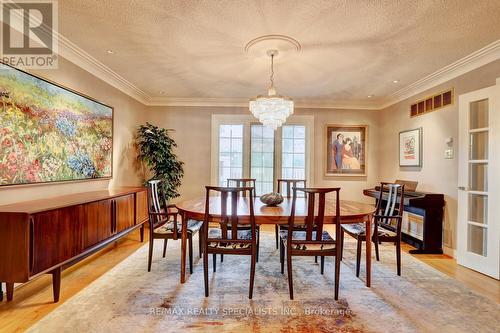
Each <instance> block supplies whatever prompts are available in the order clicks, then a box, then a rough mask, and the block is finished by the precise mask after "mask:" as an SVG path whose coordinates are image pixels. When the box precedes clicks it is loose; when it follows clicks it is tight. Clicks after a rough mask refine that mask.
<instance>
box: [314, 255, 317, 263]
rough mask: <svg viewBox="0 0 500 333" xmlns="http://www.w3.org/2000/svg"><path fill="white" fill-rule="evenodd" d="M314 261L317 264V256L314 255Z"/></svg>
mask: <svg viewBox="0 0 500 333" xmlns="http://www.w3.org/2000/svg"><path fill="white" fill-rule="evenodd" d="M314 263H315V264H317V263H318V256H314Z"/></svg>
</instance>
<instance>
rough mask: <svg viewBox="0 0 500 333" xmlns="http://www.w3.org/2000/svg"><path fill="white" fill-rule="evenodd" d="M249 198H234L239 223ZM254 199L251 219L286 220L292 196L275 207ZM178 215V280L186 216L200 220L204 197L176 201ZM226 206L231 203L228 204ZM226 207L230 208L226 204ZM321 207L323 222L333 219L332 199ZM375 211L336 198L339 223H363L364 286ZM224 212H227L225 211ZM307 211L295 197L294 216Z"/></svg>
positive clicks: (214, 202) (215, 202)
mask: <svg viewBox="0 0 500 333" xmlns="http://www.w3.org/2000/svg"><path fill="white" fill-rule="evenodd" d="M220 200H221V198H220V197H212V198H210V207H211V208H213V209H214V210H213V211H210V215H211V217H213V218H214V219H215V218H217V217H220V207H221V205H220ZM248 200H250V199H249V198H240V200H238V217H239V219H240V221H241V222H242V223H245V219H247V220H248V218H249V202H248ZM252 200H254V213H255V223H257V224H287V223H288V217H289V216H290V211H291V207H292V199H289V198H284V201H283V203H282V204H280V205H279V206H276V207H268V206H265V205H264V204H263V203H262V202H261V201H260V200H259V198H253V199H252ZM176 206H177V209H178V210H179V213H180V214H181V217H182V224H183V225H182V239H181V246H182V255H181V283H184V282H185V280H186V272H185V271H186V269H185V266H186V240H187V231H186V229H187V228H186V226H187V220H188V219H195V220H203V219H204V217H205V198H204V197H200V198H196V199H193V200H187V201H183V202H180V203H178V204H176ZM228 207H231V205H229V204H228ZM228 209H230V208H228ZM325 209H326V211H325V222H324V223H328V224H332V223H333V219H334V217H335V200H332V199H327V203H326V208H325ZM374 212H375V206H373V205H369V204H364V203H359V202H354V201H344V200H341V201H340V214H341V222H342V223H360V222H365V223H366V286H367V287H369V286H370V283H371V239H372V238H371V227H370V225H371V222H372V217H373V214H374ZM228 214H230V212H229V211H228ZM306 215H307V202H306V200H305V199H304V198H298V199H297V203H296V208H295V216H296V219H297V220H298V221H300V220H303V219H304V218H305V217H306Z"/></svg>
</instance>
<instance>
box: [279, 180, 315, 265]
mask: <svg viewBox="0 0 500 333" xmlns="http://www.w3.org/2000/svg"><path fill="white" fill-rule="evenodd" d="M277 181H278V187H277V192H278V193H279V194H281V195H282V196H283V197H285V198H288V199H290V198H291V197H292V188H294V187H297V184H302V186H301V187H306V180H305V179H278V180H277ZM285 190H286V192H285ZM298 227H299V228H300V226H298ZM281 229H282V226H281V225H279V224H276V225H275V226H274V234H275V238H276V248H277V249H278V248H279V233H280V231H281ZM316 260H317V259H316Z"/></svg>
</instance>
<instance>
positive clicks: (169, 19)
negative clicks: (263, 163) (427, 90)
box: [59, 0, 500, 103]
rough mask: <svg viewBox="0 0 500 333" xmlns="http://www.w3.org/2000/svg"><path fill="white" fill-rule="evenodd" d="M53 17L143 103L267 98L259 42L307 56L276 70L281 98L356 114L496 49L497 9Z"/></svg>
mask: <svg viewBox="0 0 500 333" xmlns="http://www.w3.org/2000/svg"><path fill="white" fill-rule="evenodd" d="M59 12H60V15H59V29H60V32H61V34H62V35H64V36H65V37H67V38H68V39H70V40H71V41H72V42H74V43H75V44H76V45H78V46H79V47H81V48H82V49H84V50H85V51H87V52H88V53H89V54H90V55H92V56H93V57H95V58H97V59H98V60H99V61H101V62H102V63H104V64H105V65H106V66H108V67H109V68H111V69H112V70H113V71H115V72H116V73H118V74H120V75H121V76H123V77H124V78H125V79H126V80H128V81H130V82H131V83H133V84H134V85H136V86H137V87H138V88H140V89H141V90H143V91H144V92H146V93H147V94H148V95H150V96H163V97H176V98H209V97H212V98H221V97H224V98H238V97H245V98H248V97H251V96H254V95H257V94H261V93H265V92H266V88H267V86H268V77H269V73H268V72H269V59H266V58H265V57H254V56H250V55H248V54H247V53H245V51H244V46H245V44H246V43H247V42H248V41H249V40H251V39H253V38H255V37H258V36H261V35H267V34H282V35H288V36H290V37H293V38H295V39H296V40H298V41H299V42H300V43H301V45H302V50H301V51H300V52H298V53H295V54H293V53H285V54H283V55H280V56H279V57H278V58H277V59H276V62H275V71H276V76H275V81H276V86H277V89H278V92H279V93H281V94H284V95H288V96H290V97H292V98H301V99H311V100H328V101H339V102H344V101H348V102H360V103H362V102H366V100H367V95H375V98H374V99H382V98H384V96H388V95H389V94H391V93H394V92H395V91H397V90H398V89H401V88H402V87H405V86H407V85H409V84H411V83H413V82H415V81H416V80H418V79H420V78H422V77H424V76H426V75H428V74H430V73H432V72H434V71H436V70H438V69H440V68H442V67H444V66H446V65H448V64H450V63H452V62H454V61H456V60H458V59H460V58H462V57H464V56H466V55H468V54H470V53H472V52H474V51H476V50H478V49H480V48H482V47H484V46H485V45H487V44H489V43H491V42H493V41H495V40H497V39H499V38H500V24H499V17H500V1H499V0H492V1H487V0H477V1H470V0H446V1H445V0H441V1H430V0H421V1H414V0H408V1H404V0H401V1H393V0H389V1H372V0H365V1H363V0H356V1H353V0H349V1H348V0H345V1H333V0H329V1H319V0H298V1H291V0H287V1H278V0H262V1H239V0H228V1H223V0H206V1H189V0H187V1H186V0H175V1H165V0H163V1H160V0H85V1H82V0H64V1H59ZM108 49H111V50H113V51H114V53H113V54H107V52H106V50H108ZM393 80H399V82H398V83H397V84H394V83H393V82H392V81H393ZM161 92H163V93H161Z"/></svg>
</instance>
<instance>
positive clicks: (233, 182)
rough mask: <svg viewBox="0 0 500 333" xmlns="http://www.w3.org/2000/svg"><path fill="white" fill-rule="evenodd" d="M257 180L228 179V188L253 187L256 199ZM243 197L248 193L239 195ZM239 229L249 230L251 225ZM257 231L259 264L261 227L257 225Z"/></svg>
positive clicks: (222, 256)
mask: <svg viewBox="0 0 500 333" xmlns="http://www.w3.org/2000/svg"><path fill="white" fill-rule="evenodd" d="M255 181H256V179H255V178H228V179H227V187H253V188H254V191H253V195H252V198H255V197H256V196H257V195H256V192H255ZM239 195H240V196H242V197H246V196H247V193H246V192H245V191H244V192H243V193H240V194H239ZM238 229H240V230H249V229H250V225H239V226H238ZM257 231H258V238H257V262H259V249H260V225H257ZM220 261H221V262H223V261H224V254H221V255H220Z"/></svg>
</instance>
